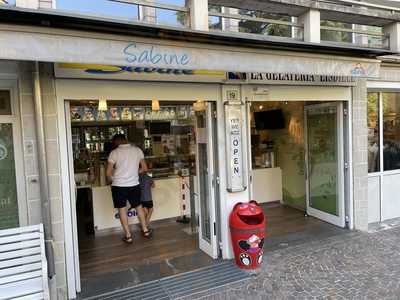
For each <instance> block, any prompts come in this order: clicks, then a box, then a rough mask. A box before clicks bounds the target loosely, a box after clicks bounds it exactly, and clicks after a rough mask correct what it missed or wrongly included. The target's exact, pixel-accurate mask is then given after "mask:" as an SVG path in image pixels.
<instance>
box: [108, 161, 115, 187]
mask: <svg viewBox="0 0 400 300" xmlns="http://www.w3.org/2000/svg"><path fill="white" fill-rule="evenodd" d="M113 173H114V164H113V163H112V162H110V161H109V162H108V163H107V170H106V176H107V182H108V183H112V176H113Z"/></svg>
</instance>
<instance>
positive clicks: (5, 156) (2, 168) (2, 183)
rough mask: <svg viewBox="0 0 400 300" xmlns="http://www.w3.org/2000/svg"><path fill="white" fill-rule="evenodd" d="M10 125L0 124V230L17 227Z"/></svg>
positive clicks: (16, 202) (15, 186) (15, 185)
mask: <svg viewBox="0 0 400 300" xmlns="http://www.w3.org/2000/svg"><path fill="white" fill-rule="evenodd" d="M18 226H19V221H18V200H17V184H16V177H15V164H14V145H13V128H12V124H0V229H5V228H13V227H18Z"/></svg>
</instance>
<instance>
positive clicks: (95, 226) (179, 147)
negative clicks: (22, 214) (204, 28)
mask: <svg viewBox="0 0 400 300" xmlns="http://www.w3.org/2000/svg"><path fill="white" fill-rule="evenodd" d="M11 27H13V26H10V28H9V29H8V31H7V33H4V32H0V38H7V40H8V41H9V43H8V44H7V45H5V46H4V49H3V52H2V53H3V54H4V56H3V57H2V58H4V59H9V60H11V59H14V60H18V61H19V62H18V64H19V63H21V62H20V60H22V59H24V60H26V59H27V60H35V61H46V63H42V64H41V65H40V67H41V68H42V70H44V71H42V72H43V73H41V74H40V75H41V77H40V79H41V82H42V87H41V88H40V86H39V90H40V91H41V92H42V93H43V105H44V107H45V110H46V111H45V117H44V120H45V122H44V124H45V125H44V126H45V127H46V130H45V133H46V135H47V136H49V137H47V140H46V143H47V144H46V145H47V147H48V151H47V154H46V155H47V156H46V158H47V160H48V164H49V170H50V171H49V176H48V177H49V181H50V194H51V197H50V199H51V201H52V210H53V211H54V213H53V218H54V220H55V221H54V222H55V225H54V226H55V227H56V228H57V231H56V234H57V238H58V240H57V243H58V244H57V245H56V246H57V247H58V248H57V251H58V256H57V257H58V261H57V262H56V264H57V265H56V268H57V267H58V269H57V271H58V273H62V272H64V274H65V277H66V279H65V282H66V283H67V285H66V286H67V288H68V297H70V298H74V297H75V296H76V293H77V292H79V291H80V290H81V276H80V271H81V267H82V266H81V263H82V262H81V261H80V257H79V247H80V245H82V243H80V240H79V236H78V231H79V228H78V227H79V222H78V221H79V220H78V219H79V218H80V216H79V212H78V210H77V206H79V205H80V204H79V203H80V202H81V199H83V198H85V200H84V201H86V203H90V201H91V204H89V209H88V210H87V211H89V214H88V215H89V218H88V219H87V224H89V225H88V226H87V227H86V226H85V229H88V231H89V232H91V234H93V232H94V235H95V236H96V235H97V236H101V235H102V234H104V233H107V232H112V231H116V230H117V229H118V228H119V222H118V216H117V215H116V212H115V211H114V209H113V208H112V206H110V205H111V203H112V202H111V199H110V192H109V186H107V185H105V182H104V181H105V180H104V171H103V170H104V162H105V159H106V157H107V151H108V150H109V148H108V143H109V141H110V138H111V137H112V135H113V134H114V133H116V132H121V133H124V134H126V135H127V136H128V137H129V139H130V140H131V142H134V143H136V144H138V145H140V146H141V147H142V148H143V150H144V152H146V156H147V157H146V159H147V160H148V161H149V162H150V163H151V165H152V175H153V176H154V179H155V183H156V186H155V188H154V191H153V192H154V198H157V199H155V205H156V209H155V214H154V222H163V221H167V220H171V219H173V220H174V223H175V219H177V218H182V219H183V218H184V217H186V218H188V219H189V218H190V219H191V220H192V222H194V221H197V220H196V219H197V218H198V223H197V222H196V223H194V224H195V226H194V227H196V228H195V229H197V230H198V233H196V235H194V236H192V237H193V238H191V240H190V243H193V242H194V241H195V242H196V243H197V244H195V245H196V248H197V249H200V251H201V252H202V253H206V255H207V256H209V257H211V258H212V259H215V258H218V257H221V258H222V259H230V258H232V251H231V245H230V232H229V225H228V216H229V213H230V211H231V210H232V207H233V206H234V205H235V204H236V203H237V202H247V201H249V200H251V199H255V200H257V201H259V202H261V203H263V205H264V203H265V205H266V207H268V204H269V203H274V204H279V205H285V206H290V207H294V208H295V209H296V210H297V211H300V212H301V213H300V214H301V216H302V217H303V218H304V212H306V213H307V214H308V215H310V216H313V217H315V218H313V219H316V220H323V221H326V222H328V223H331V224H334V225H336V226H339V227H348V228H350V229H353V228H357V229H365V224H367V223H366V222H364V216H368V215H367V214H365V211H364V206H362V202H363V201H364V200H365V198H366V197H367V194H366V193H364V189H367V188H368V186H367V185H362V184H361V183H362V182H363V180H364V179H365V178H366V174H365V176H364V173H363V168H364V167H365V161H364V158H365V157H364V156H366V155H365V154H366V153H367V152H366V149H364V148H363V145H364V144H363V142H364V140H363V139H362V138H363V137H360V136H359V135H358V132H359V131H361V132H362V130H363V128H361V127H362V126H363V124H364V123H362V122H364V121H365V115H366V114H364V113H363V107H364V104H365V102H366V99H365V95H364V94H365V92H366V86H365V84H366V78H377V77H378V76H379V65H380V62H379V61H377V60H375V59H371V58H358V57H356V56H357V55H356V54H354V56H353V57H349V56H345V55H348V54H346V53H345V51H343V53H342V56H335V53H336V52H332V53H330V54H327V53H326V52H325V53H324V54H316V53H313V52H311V51H310V49H309V48H307V47H308V46H309V45H308V46H307V45H306V46H307V47H306V46H304V45H300V46H299V47H300V48H299V49H298V51H287V50H285V49H286V48H282V49H274V50H266V49H265V48H264V47H261V46H260V47H253V46H256V45H251V46H249V45H248V44H247V46H243V45H240V44H236V45H227V44H226V43H228V42H227V41H226V42H225V43H223V44H218V45H217V44H207V43H206V42H208V41H209V40H206V41H204V40H202V41H203V42H199V40H196V41H193V42H190V41H189V40H190V39H189V40H180V41H177V40H172V39H171V40H169V39H163V38H143V37H135V36H126V35H122V34H121V35H115V36H114V35H113V34H110V33H107V34H101V33H96V34H93V33H92V32H86V31H79V32H78V31H71V30H67V29H61V28H58V29H55V30H54V31H53V32H52V34H48V33H45V32H44V31H45V29H41V30H38V29H37V28H36V27H34V26H32V28H29V30H27V29H26V28H21V27H19V26H15V28H11ZM21 31H23V32H24V35H25V37H26V38H29V41H30V43H31V46H32V47H30V49H32V51H30V52H29V51H25V52H20V53H19V52H18V53H17V52H16V51H13V49H15V47H16V46H15V45H20V46H21V39H20V38H17V35H14V33H15V32H18V33H20V32H21ZM3 35H4V36H3ZM203 38H204V37H203ZM257 43H260V44H261V43H262V41H258V42H257ZM11 45H12V46H11ZM76 45H80V46H82V47H76ZM303 46H304V48H301V47H303ZM232 47H234V49H235V51H232ZM22 48H23V47H22ZM332 51H333V50H332ZM335 51H338V50H337V49H336V50H335ZM365 57H373V56H372V55H369V56H367V55H366V56H365ZM55 62H58V63H55ZM72 62H73V64H72ZM27 64H28V63H27ZM88 64H89V65H88ZM96 64H97V65H96ZM98 64H101V65H98ZM104 64H106V65H104ZM21 65H22V64H21ZM29 67H30V66H29V65H28V67H27V68H26V69H29ZM266 70H268V71H269V72H268V73H265V72H266ZM230 71H234V72H233V73H231V72H230ZM18 72H19V73H18V74H19V75H18V76H20V77H21V78H22V79H24V78H25V77H24V76H26V74H27V72H31V73H32V70H29V71H26V70H24V69H22V68H21V71H18ZM238 72H239V73H238ZM22 79H21V82H22V83H24V82H25V81H22ZM35 83H37V82H35ZM36 88H37V85H36ZM21 90H23V91H21V92H20V94H21V99H22V100H23V101H24V102H23V104H22V107H23V112H22V114H23V115H22V119H23V121H24V122H25V123H24V124H29V123H28V122H29V121H31V122H32V123H33V124H34V117H33V113H32V112H30V111H29V110H28V109H27V108H26V107H25V106H26V105H27V104H26V103H28V104H29V101H27V100H26V99H27V95H29V96H30V97H32V90H34V89H32V87H30V91H29V88H26V86H24V85H22V84H21ZM40 91H39V93H40ZM35 92H38V91H37V90H35ZM29 93H30V94H29ZM29 99H31V100H30V101H32V98H29ZM22 100H21V101H22ZM101 103H102V104H101ZM104 103H106V104H107V108H106V110H103V109H105V108H101V106H102V105H103V104H104ZM31 110H33V108H32V107H31ZM103 112H106V113H104V114H103ZM360 120H361V121H360ZM55 124H56V125H57V126H54V125H55ZM30 128H31V127H30V126H23V128H22V130H23V132H24V133H23V139H24V140H23V145H24V155H25V156H29V154H27V153H28V152H27V151H28V150H29V141H30V142H31V144H34V142H32V140H33V138H32V140H30V136H29V134H31V135H32V136H34V135H35V134H32V133H30V132H29V129H30ZM364 130H365V128H364ZM354 133H356V134H354ZM365 140H366V139H365ZM364 150H365V151H364ZM360 153H361V154H360ZM32 156H33V155H32ZM24 158H25V159H27V158H26V157H24ZM21 161H22V160H21ZM35 176H36V175H35ZM35 179H36V180H37V176H36V177H32V178H27V182H28V180H29V182H30V185H29V189H28V193H31V192H32V190H33V188H32V186H35ZM36 183H37V181H36ZM183 186H184V187H183ZM57 187H60V188H59V190H57V189H56V188H57ZM36 189H37V187H36ZM360 191H361V192H360ZM37 194H39V192H37ZM82 195H83V196H82ZM364 196H365V197H364ZM37 198H39V199H40V195H38V196H37ZM37 198H35V199H37ZM78 198H79V199H78ZM35 199H34V200H35ZM30 200H32V199H30ZM31 202H34V201H33V200H32V201H31ZM30 205H31V206H33V205H34V204H31V203H30ZM84 215H85V214H84ZM37 219H38V220H40V218H37ZM130 219H131V222H132V224H133V225H134V223H136V216H135V213H134V211H131V216H130ZM84 221H85V222H86V219H85V220H84ZM21 224H23V223H22V222H21ZM157 224H158V223H157ZM192 224H193V223H192ZM84 225H86V223H84ZM279 226H281V227H284V226H285V224H280V225H279ZM189 229H190V230H192V229H193V228H189ZM117 233H118V232H117ZM167 234H168V233H167ZM167 234H166V236H168V235H167ZM112 242H115V241H112ZM118 242H121V241H120V239H119V240H118ZM153 246H154V247H153V249H157V247H159V245H153ZM176 248H177V247H176V245H175V248H174V247H173V246H171V249H172V250H171V251H175V252H176ZM60 249H61V250H60ZM179 250H180V249H179ZM146 251H147V250H146ZM146 251H142V252H146ZM59 253H62V254H61V255H59ZM179 253H180V252H178V254H179ZM175 255H176V254H175ZM111 262H116V260H115V261H111ZM115 265H118V263H115ZM125 267H126V266H125ZM99 268H101V266H100V267H99ZM94 272H95V271H94ZM59 278H62V277H61V276H60V277H59ZM60 280H61V279H60ZM64 287H65V286H64ZM62 288H63V286H60V289H62Z"/></svg>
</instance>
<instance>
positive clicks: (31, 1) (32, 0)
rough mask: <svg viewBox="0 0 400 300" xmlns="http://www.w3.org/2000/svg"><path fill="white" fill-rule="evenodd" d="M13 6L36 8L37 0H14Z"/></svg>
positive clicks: (37, 6)
mask: <svg viewBox="0 0 400 300" xmlns="http://www.w3.org/2000/svg"><path fill="white" fill-rule="evenodd" d="M15 6H16V7H22V8H30V9H38V8H39V0H16V2H15Z"/></svg>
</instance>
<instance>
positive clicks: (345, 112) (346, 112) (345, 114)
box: [343, 108, 349, 117]
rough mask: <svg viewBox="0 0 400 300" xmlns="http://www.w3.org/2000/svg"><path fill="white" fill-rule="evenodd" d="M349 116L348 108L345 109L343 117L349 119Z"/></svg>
mask: <svg viewBox="0 0 400 300" xmlns="http://www.w3.org/2000/svg"><path fill="white" fill-rule="evenodd" d="M348 114H349V111H348V110H347V108H343V115H344V116H345V117H347V115H348Z"/></svg>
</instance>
